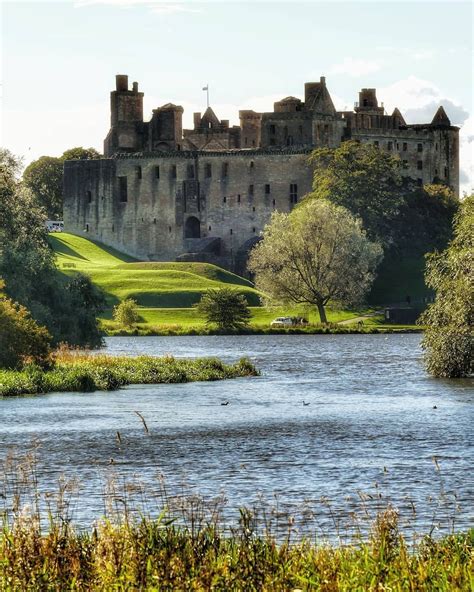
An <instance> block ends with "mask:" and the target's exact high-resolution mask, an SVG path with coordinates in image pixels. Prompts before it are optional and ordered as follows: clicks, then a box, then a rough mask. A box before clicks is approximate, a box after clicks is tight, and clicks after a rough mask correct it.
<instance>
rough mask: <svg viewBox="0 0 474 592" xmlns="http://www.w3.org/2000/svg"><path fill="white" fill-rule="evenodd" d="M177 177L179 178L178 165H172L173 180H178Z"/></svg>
mask: <svg viewBox="0 0 474 592" xmlns="http://www.w3.org/2000/svg"><path fill="white" fill-rule="evenodd" d="M177 176H178V171H177V169H176V165H175V164H174V165H172V167H171V178H172V179H176V178H177Z"/></svg>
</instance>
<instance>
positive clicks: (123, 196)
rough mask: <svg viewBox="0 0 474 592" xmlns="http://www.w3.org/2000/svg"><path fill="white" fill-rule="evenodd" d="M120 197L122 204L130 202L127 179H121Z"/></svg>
mask: <svg viewBox="0 0 474 592" xmlns="http://www.w3.org/2000/svg"><path fill="white" fill-rule="evenodd" d="M119 197H120V201H121V202H122V203H124V202H126V201H128V186H127V177H119Z"/></svg>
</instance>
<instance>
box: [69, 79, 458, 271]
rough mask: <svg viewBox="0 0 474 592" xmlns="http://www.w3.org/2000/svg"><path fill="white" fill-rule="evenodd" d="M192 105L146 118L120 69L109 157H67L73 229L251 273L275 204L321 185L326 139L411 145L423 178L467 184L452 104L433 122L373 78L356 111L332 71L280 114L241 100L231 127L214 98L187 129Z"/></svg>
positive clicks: (416, 171)
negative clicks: (315, 167)
mask: <svg viewBox="0 0 474 592" xmlns="http://www.w3.org/2000/svg"><path fill="white" fill-rule="evenodd" d="M182 113H183V109H182V107H180V106H176V105H172V104H167V105H164V106H163V107H161V108H159V109H155V110H154V111H153V116H152V118H151V120H150V121H149V122H144V121H143V93H139V92H138V84H137V83H133V87H132V90H131V91H130V90H129V89H128V79H127V77H126V76H123V75H121V76H117V85H116V90H115V91H113V92H112V93H111V129H110V132H109V134H108V135H107V138H106V140H105V144H104V153H105V158H101V159H98V160H76V161H67V162H66V163H65V167H64V171H65V175H64V221H65V229H66V230H67V231H70V232H74V233H76V234H81V235H84V236H89V237H90V238H93V239H96V240H99V241H101V242H103V243H105V244H108V245H110V246H113V247H116V248H117V249H120V250H121V251H124V252H127V253H129V254H130V255H134V256H137V257H140V258H143V259H150V260H157V261H166V260H200V261H213V262H215V263H218V264H220V265H223V266H225V267H227V268H230V269H234V270H236V271H238V272H241V273H243V272H244V270H245V263H246V256H247V252H248V250H249V248H250V247H251V246H252V245H253V244H255V242H256V241H257V240H258V237H259V235H260V233H261V231H262V230H263V228H264V226H265V224H266V223H267V222H268V221H269V219H270V216H271V213H272V212H273V211H274V210H278V211H282V212H287V211H290V210H291V208H292V207H293V206H294V204H295V203H297V201H298V200H299V199H300V198H301V196H303V195H304V194H306V193H307V192H308V191H310V190H311V183H312V174H311V169H310V167H309V166H308V164H307V156H308V154H309V153H310V152H311V150H312V149H314V148H315V147H320V146H329V147H337V146H338V145H340V143H341V142H342V141H344V140H346V139H351V138H352V139H357V140H359V141H361V142H368V143H372V144H374V145H376V146H378V147H379V148H380V149H382V150H389V151H392V152H393V153H394V154H396V155H399V157H400V159H401V160H402V162H403V166H404V169H405V171H406V175H407V176H410V177H412V178H414V179H417V180H418V182H419V183H430V182H433V181H435V180H439V181H443V182H445V183H447V184H448V185H450V186H452V187H453V189H454V190H455V191H456V192H457V191H458V186H459V175H458V170H459V142H458V132H459V129H458V128H457V127H454V126H451V123H450V121H449V119H448V118H447V116H446V113H445V112H444V110H443V108H442V107H440V108H439V110H438V111H437V113H436V114H435V117H434V119H433V121H432V122H431V123H430V124H426V125H407V124H406V123H405V121H404V119H403V116H402V115H401V113H400V112H399V111H398V109H395V111H394V112H393V113H392V115H386V114H385V112H384V108H383V106H379V105H378V102H377V98H376V94H375V89H362V91H361V93H360V95H359V102H358V103H356V106H355V110H354V111H353V112H352V111H350V112H337V111H336V109H335V108H334V105H333V102H332V100H331V97H330V94H329V92H328V90H327V88H326V82H325V79H324V78H321V80H320V82H316V83H307V84H306V85H305V101H304V102H303V101H301V100H300V99H297V98H295V97H287V98H285V99H283V100H282V101H279V102H277V103H275V105H274V111H273V112H272V113H256V112H254V111H241V112H240V113H239V116H240V122H241V125H240V126H233V127H229V122H228V121H226V120H222V121H220V120H219V119H218V118H217V116H216V115H215V114H214V112H213V111H212V109H211V108H208V109H207V111H206V112H205V113H204V115H203V116H202V117H201V114H200V113H195V114H194V129H193V130H183V129H182V123H181V121H182Z"/></svg>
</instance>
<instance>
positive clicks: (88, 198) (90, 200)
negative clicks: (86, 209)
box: [86, 191, 92, 204]
mask: <svg viewBox="0 0 474 592" xmlns="http://www.w3.org/2000/svg"><path fill="white" fill-rule="evenodd" d="M86 197H87V203H88V204H90V203H92V191H86Z"/></svg>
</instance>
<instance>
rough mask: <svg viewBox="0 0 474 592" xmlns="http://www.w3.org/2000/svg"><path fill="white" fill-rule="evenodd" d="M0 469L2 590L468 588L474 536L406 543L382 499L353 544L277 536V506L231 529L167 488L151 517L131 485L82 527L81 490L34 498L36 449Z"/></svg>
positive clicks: (209, 508) (192, 498)
mask: <svg viewBox="0 0 474 592" xmlns="http://www.w3.org/2000/svg"><path fill="white" fill-rule="evenodd" d="M2 468H3V471H2V478H1V479H0V591H1V592H4V591H5V592H7V591H8V592H28V591H32V592H33V591H38V590H40V591H43V590H45V591H46V590H47V591H58V592H60V591H61V592H62V591H65V590H74V591H92V592H94V591H109V590H111V591H112V590H113V591H122V590H124V591H125V590H127V591H128V590H130V591H132V590H133V591H136V590H137V591H138V590H140V591H142V590H143V591H160V592H161V591H166V592H168V591H169V592H175V591H176V592H181V591H183V592H185V591H186V592H187V591H199V592H202V591H208V590H209V591H222V592H230V591H235V592H247V591H249V592H254V591H255V592H260V591H262V592H266V591H268V592H270V591H271V592H280V591H281V592H283V591H289V592H296V591H321V592H335V591H339V590H344V591H347V592H355V591H360V592H380V591H386V592H388V591H391V592H395V591H397V592H398V591H400V592H402V591H403V592H404V591H407V592H408V591H409V592H418V591H420V592H423V591H430V592H431V591H432V592H456V591H468V590H471V589H472V585H473V583H474V576H473V574H474V569H473V568H474V562H473V558H474V530H471V531H469V532H459V533H455V532H452V533H451V534H448V535H445V536H443V537H442V538H439V537H438V538H435V537H434V536H433V532H434V531H433V530H431V531H430V532H429V533H428V534H427V535H426V536H421V535H418V536H417V537H415V538H414V539H413V541H410V540H409V539H408V537H407V535H406V534H404V532H403V529H402V528H401V526H400V517H399V514H398V512H397V510H396V509H395V508H394V507H392V505H391V504H390V503H387V504H386V505H385V507H379V508H378V509H377V511H376V513H375V514H373V515H372V514H370V522H371V523H370V525H369V527H368V528H367V529H363V530H359V531H356V532H354V533H353V534H352V535H351V538H350V539H347V538H344V537H340V536H339V533H338V534H337V535H335V533H332V536H328V537H327V538H326V539H323V538H321V537H318V538H317V537H315V536H309V535H306V536H305V537H296V536H295V535H294V521H293V519H292V518H291V517H286V516H285V518H284V521H283V522H281V523H279V526H280V527H282V526H283V524H284V523H286V524H285V526H284V530H283V531H282V530H281V528H279V529H276V528H275V523H274V522H272V520H273V519H274V518H275V517H276V518H278V517H279V514H280V513H279V512H278V508H276V509H275V511H274V512H271V516H272V517H273V518H271V517H270V515H269V514H268V513H266V512H265V511H262V507H260V508H259V507H254V508H251V509H241V510H240V511H239V519H238V520H237V521H236V522H235V523H234V524H233V525H230V526H229V525H228V524H226V523H225V522H224V521H223V520H222V517H221V511H222V504H224V503H225V498H223V497H222V496H220V497H219V496H218V497H217V498H215V499H212V500H205V499H204V498H202V497H201V496H199V495H190V494H186V495H183V494H180V495H178V496H172V495H170V492H168V491H167V489H166V486H165V484H164V483H162V484H161V485H162V486H161V487H160V494H159V497H160V500H161V501H160V503H157V504H156V506H155V508H154V515H152V513H151V512H150V511H147V510H144V508H143V507H142V508H141V510H140V511H137V508H136V507H135V506H134V505H133V503H132V501H131V500H132V498H131V497H130V495H129V494H130V492H131V489H130V488H132V489H133V491H134V493H135V494H138V495H139V496H140V491H139V490H140V487H139V485H138V484H132V483H129V484H127V485H126V486H123V485H119V483H118V482H117V481H116V480H114V479H111V480H110V481H109V482H108V484H107V486H106V488H105V489H104V508H105V512H104V515H105V517H104V518H101V519H99V520H97V521H96V522H95V523H94V524H92V525H91V526H90V527H89V528H79V527H78V526H77V524H75V521H74V517H73V516H74V511H75V510H74V502H73V492H74V491H75V490H76V488H77V487H78V484H77V483H76V482H74V480H71V481H67V480H65V479H62V480H60V482H59V484H58V488H57V490H55V491H54V492H51V491H49V492H45V491H44V490H41V488H40V486H39V480H40V474H39V471H38V465H37V456H36V450H35V451H34V452H32V453H28V454H26V455H22V454H20V455H19V456H15V455H14V454H10V456H8V457H7V459H6V460H4V461H3V463H2ZM365 509H366V511H368V507H366V508H365ZM2 517H3V521H2ZM278 519H279V518H278ZM336 530H338V529H337V528H336ZM277 532H278V533H279V534H277ZM328 535H331V533H328Z"/></svg>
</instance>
